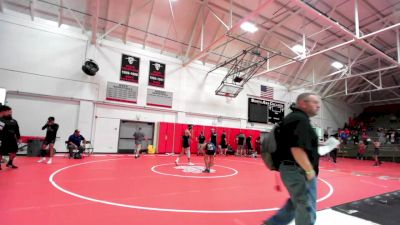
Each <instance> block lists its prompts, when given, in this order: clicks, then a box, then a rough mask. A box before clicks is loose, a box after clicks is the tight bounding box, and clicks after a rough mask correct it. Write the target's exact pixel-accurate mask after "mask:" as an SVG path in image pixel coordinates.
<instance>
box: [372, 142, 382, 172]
mask: <svg viewBox="0 0 400 225" xmlns="http://www.w3.org/2000/svg"><path fill="white" fill-rule="evenodd" d="M373 144H374V160H375V163H374V166H379V165H381V164H382V163H381V161H380V160H379V147H380V146H381V143H380V142H379V141H374V142H373Z"/></svg>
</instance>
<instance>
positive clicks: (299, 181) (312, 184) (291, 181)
mask: <svg viewBox="0 0 400 225" xmlns="http://www.w3.org/2000/svg"><path fill="white" fill-rule="evenodd" d="M279 171H280V173H281V178H282V181H283V183H284V185H285V187H286V188H287V190H288V192H289V195H290V198H289V199H288V200H287V201H286V204H285V205H284V206H283V207H282V208H281V209H280V210H279V211H278V212H277V213H276V214H275V215H274V216H272V217H271V218H270V219H268V220H267V221H265V222H264V224H265V225H286V224H289V223H290V222H291V221H292V220H293V219H295V223H296V225H314V223H315V220H316V206H317V200H316V197H317V179H316V178H314V179H313V180H311V181H308V180H307V179H306V175H305V172H304V171H303V169H301V168H300V167H298V166H295V165H283V164H281V165H280V167H279Z"/></svg>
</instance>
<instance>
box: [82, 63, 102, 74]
mask: <svg viewBox="0 0 400 225" xmlns="http://www.w3.org/2000/svg"><path fill="white" fill-rule="evenodd" d="M82 71H83V72H84V73H86V74H87V75H89V76H94V75H96V73H97V72H98V71H99V66H98V65H97V63H96V62H95V61H94V60H92V59H87V60H86V61H85V63H84V64H83V65H82Z"/></svg>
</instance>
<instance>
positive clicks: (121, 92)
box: [106, 82, 138, 103]
mask: <svg viewBox="0 0 400 225" xmlns="http://www.w3.org/2000/svg"><path fill="white" fill-rule="evenodd" d="M137 95H138V87H136V86H133V85H127V84H119V83H113V82H107V94H106V100H109V101H117V102H126V103H136V102H137Z"/></svg>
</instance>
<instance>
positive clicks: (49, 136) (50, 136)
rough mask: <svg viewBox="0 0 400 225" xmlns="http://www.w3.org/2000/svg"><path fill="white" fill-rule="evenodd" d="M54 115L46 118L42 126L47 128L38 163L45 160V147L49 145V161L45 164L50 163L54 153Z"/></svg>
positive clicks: (56, 126) (56, 127)
mask: <svg viewBox="0 0 400 225" xmlns="http://www.w3.org/2000/svg"><path fill="white" fill-rule="evenodd" d="M54 120H55V119H54V117H52V116H50V117H49V118H48V120H47V123H46V124H45V125H44V126H43V127H42V130H44V129H47V131H46V137H45V138H44V141H43V144H42V148H41V149H40V156H41V157H42V158H41V159H40V160H39V161H38V163H41V162H44V161H46V148H47V146H49V155H50V158H49V161H47V164H51V163H52V159H53V155H54V143H56V137H57V131H58V127H59V126H58V124H56V123H55V122H54Z"/></svg>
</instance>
